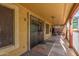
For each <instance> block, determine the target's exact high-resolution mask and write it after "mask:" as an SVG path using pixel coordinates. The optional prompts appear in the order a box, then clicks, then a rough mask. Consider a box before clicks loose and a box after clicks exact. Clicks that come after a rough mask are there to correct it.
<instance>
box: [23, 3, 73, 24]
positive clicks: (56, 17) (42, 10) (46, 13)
mask: <svg viewBox="0 0 79 59" xmlns="http://www.w3.org/2000/svg"><path fill="white" fill-rule="evenodd" d="M21 5H23V6H24V7H26V8H27V9H29V10H31V11H32V12H34V13H36V14H37V15H40V16H41V17H43V18H44V19H46V20H48V21H50V22H52V24H54V25H55V24H57V25H62V24H64V23H65V21H66V19H67V17H68V14H69V12H70V10H71V8H72V6H73V4H72V3H25V4H21Z"/></svg>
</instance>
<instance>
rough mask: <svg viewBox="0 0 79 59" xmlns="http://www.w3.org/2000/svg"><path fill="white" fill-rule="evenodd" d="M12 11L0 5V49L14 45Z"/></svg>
mask: <svg viewBox="0 0 79 59" xmlns="http://www.w3.org/2000/svg"><path fill="white" fill-rule="evenodd" d="M13 29H14V10H12V9H9V8H7V7H4V6H2V5H0V48H1V47H5V46H8V45H11V44H14V41H13V38H14V37H13V36H14V35H13V34H14V31H13Z"/></svg>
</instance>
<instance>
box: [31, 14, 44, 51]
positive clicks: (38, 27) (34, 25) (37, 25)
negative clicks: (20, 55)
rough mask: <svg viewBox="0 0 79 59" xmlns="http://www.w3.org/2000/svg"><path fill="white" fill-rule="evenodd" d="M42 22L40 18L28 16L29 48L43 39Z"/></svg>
mask: <svg viewBox="0 0 79 59" xmlns="http://www.w3.org/2000/svg"><path fill="white" fill-rule="evenodd" d="M43 26H44V23H43V21H41V20H40V19H38V18H36V17H34V16H32V15H31V16H30V49H31V48H33V47H34V46H36V45H38V44H40V43H41V42H43V40H44V31H43V30H44V27H43Z"/></svg>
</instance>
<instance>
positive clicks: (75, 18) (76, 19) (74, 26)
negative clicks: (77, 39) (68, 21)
mask: <svg viewBox="0 0 79 59" xmlns="http://www.w3.org/2000/svg"><path fill="white" fill-rule="evenodd" d="M73 29H78V17H74V19H73Z"/></svg>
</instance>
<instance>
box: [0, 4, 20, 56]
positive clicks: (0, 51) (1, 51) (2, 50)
mask: <svg viewBox="0 0 79 59" xmlns="http://www.w3.org/2000/svg"><path fill="white" fill-rule="evenodd" d="M0 5H3V6H5V7H7V8H10V9H13V10H15V45H10V46H6V47H3V48H0V55H3V54H6V53H8V52H10V51H12V50H14V49H17V48H19V17H18V16H19V14H18V13H19V9H18V7H17V6H16V5H13V4H0Z"/></svg>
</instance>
